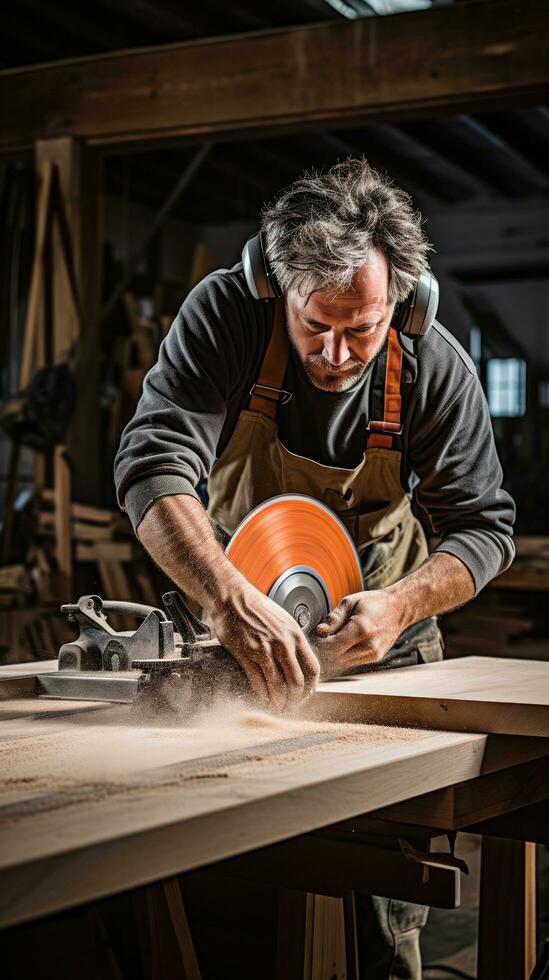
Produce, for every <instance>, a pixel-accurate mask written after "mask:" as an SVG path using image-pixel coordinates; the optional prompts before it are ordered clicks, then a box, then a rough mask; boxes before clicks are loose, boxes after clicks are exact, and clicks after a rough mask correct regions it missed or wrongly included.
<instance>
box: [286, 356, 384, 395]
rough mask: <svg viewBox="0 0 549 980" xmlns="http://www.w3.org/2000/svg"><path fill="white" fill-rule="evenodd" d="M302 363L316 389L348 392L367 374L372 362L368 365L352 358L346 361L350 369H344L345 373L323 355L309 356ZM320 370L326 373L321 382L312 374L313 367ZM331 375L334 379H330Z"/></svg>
mask: <svg viewBox="0 0 549 980" xmlns="http://www.w3.org/2000/svg"><path fill="white" fill-rule="evenodd" d="M301 363H302V364H303V367H304V369H305V373H306V375H307V377H308V379H309V381H310V382H311V384H312V385H314V386H315V388H319V389H320V391H333V392H339V391H348V389H349V388H352V387H353V385H355V384H356V383H357V381H359V380H360V378H361V377H362V376H363V375H364V374H365V372H366V370H367V368H368V366H369V364H370V362H368V363H367V364H365V363H364V361H359V360H358V358H356V357H350V358H349V359H348V360H347V361H345V365H349V367H348V368H345V366H343V367H344V373H342V368H341V367H334V366H333V365H332V364H330V362H329V361H327V360H326V358H325V357H324V356H323V355H322V354H309V355H308V356H307V357H306V358H305V360H302V361H301ZM313 366H314V367H317V368H320V369H321V370H322V371H324V372H325V374H326V377H325V378H323V379H322V381H319V379H318V378H317V377H315V376H314V375H313V374H312V372H311V367H313ZM330 374H333V378H330Z"/></svg>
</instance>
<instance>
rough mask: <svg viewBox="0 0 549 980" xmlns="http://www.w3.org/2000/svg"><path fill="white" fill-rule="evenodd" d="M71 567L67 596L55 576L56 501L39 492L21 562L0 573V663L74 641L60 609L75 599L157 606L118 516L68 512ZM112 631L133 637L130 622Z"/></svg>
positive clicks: (48, 654)
mask: <svg viewBox="0 0 549 980" xmlns="http://www.w3.org/2000/svg"><path fill="white" fill-rule="evenodd" d="M70 535H71V542H72V558H73V563H74V584H73V593H72V594H70V595H69V594H67V590H66V588H64V585H63V579H62V578H60V577H59V575H58V568H57V564H56V555H55V497H54V492H53V490H51V489H44V490H42V491H41V493H40V495H39V498H38V500H37V501H36V502H35V511H34V532H33V544H32V546H31V547H30V548H29V549H28V552H27V554H26V555H25V556H24V560H22V561H20V562H18V563H17V564H12V565H4V566H0V663H19V662H21V661H26V660H43V659H51V658H53V657H56V656H57V653H58V651H59V647H60V646H61V644H62V643H65V642H67V641H68V640H69V639H70V638H72V637H73V636H74V627H73V626H70V625H69V624H68V623H67V621H66V617H65V616H64V615H62V614H61V612H60V606H61V604H62V603H65V602H71V601H73V600H74V599H76V598H77V597H78V596H79V595H84V594H86V593H92V594H98V595H100V596H101V597H102V598H104V599H120V600H128V599H129V600H130V601H133V602H140V603H144V604H145V605H151V606H152V605H154V606H156V605H157V604H158V597H159V596H160V595H161V593H162V591H163V590H164V588H165V585H163V584H161V583H158V584H157V583H156V582H155V571H154V568H153V566H152V564H151V563H150V562H149V560H148V559H147V557H146V555H145V553H144V551H143V549H142V548H141V546H140V545H139V543H138V542H137V541H136V539H135V537H134V534H133V531H132V528H131V525H130V523H129V521H128V519H127V517H126V516H125V515H124V514H121V513H120V512H118V511H114V510H110V509H108V508H105V507H91V506H89V505H87V504H80V503H72V504H71V505H70ZM111 621H112V625H113V626H114V628H115V629H132V628H135V626H136V620H135V619H133V618H130V617H127V616H121V615H115V616H113V617H112V620H111Z"/></svg>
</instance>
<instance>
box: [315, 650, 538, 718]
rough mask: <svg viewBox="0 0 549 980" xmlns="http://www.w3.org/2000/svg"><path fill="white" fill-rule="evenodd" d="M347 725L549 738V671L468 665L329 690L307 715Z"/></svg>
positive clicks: (463, 661)
mask: <svg viewBox="0 0 549 980" xmlns="http://www.w3.org/2000/svg"><path fill="white" fill-rule="evenodd" d="M317 712H318V713H319V714H320V715H321V716H322V717H324V718H334V719H337V720H339V721H342V720H346V721H353V722H368V723H370V724H382V725H411V726H417V727H418V728H435V729H443V730H445V731H448V730H450V731H465V732H467V731H469V732H486V733H495V734H509V735H532V736H543V737H547V736H549V663H546V662H542V661H539V660H522V659H521V660H510V659H505V658H503V657H497V658H495V657H460V658H459V659H456V660H444V661H440V662H438V663H432V664H422V665H420V666H417V667H404V668H401V669H400V670H388V671H380V672H378V673H369V674H360V675H358V674H357V675H354V676H352V677H346V678H343V679H341V680H339V681H330V682H328V683H325V684H321V685H320V686H319V688H318V690H317V692H316V694H315V695H314V697H313V699H312V701H311V702H310V707H309V708H308V709H307V713H308V715H309V716H310V717H314V716H315V715H316V713H317Z"/></svg>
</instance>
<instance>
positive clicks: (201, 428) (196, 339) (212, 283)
mask: <svg viewBox="0 0 549 980" xmlns="http://www.w3.org/2000/svg"><path fill="white" fill-rule="evenodd" d="M250 316H251V313H250V309H249V304H248V303H246V300H245V297H244V295H243V293H242V290H241V289H240V288H239V286H238V283H237V282H235V277H234V276H231V275H230V274H228V273H219V272H218V273H213V274H212V275H211V276H209V277H207V278H206V279H205V280H203V281H202V282H201V283H199V284H198V286H196V287H195V289H194V290H193V291H192V292H191V293H190V294H189V296H188V297H187V299H186V300H185V302H184V304H183V306H182V307H181V310H180V311H179V313H178V315H177V317H176V319H175V321H174V323H173V324H172V327H171V328H170V331H169V333H168V335H167V337H166V338H165V340H164V341H163V343H162V345H161V347H160V352H159V357H158V361H157V363H156V364H155V365H154V367H152V368H151V370H150V371H149V372H148V374H147V376H146V377H145V380H144V383H143V392H142V395H141V398H140V399H139V402H138V405H137V408H136V411H135V414H134V416H133V418H132V419H131V421H130V422H129V423H128V425H127V426H126V428H125V429H124V431H123V433H122V438H121V441H120V446H119V449H118V453H117V456H116V459H115V466H114V476H115V485H116V492H117V498H118V503H119V505H120V506H121V507H122V508H123V509H124V510H127V512H128V514H129V517H130V520H131V522H132V524H133V526H134V528H135V529H137V526H138V525H139V523H140V521H141V520H142V518H143V516H144V515H145V513H146V511H147V510H148V508H149V507H150V506H151V504H152V503H153V502H154V501H155V500H157V499H158V498H159V497H163V496H168V495H172V494H189V495H191V496H195V497H198V493H197V487H198V484H199V483H200V482H201V481H202V480H204V479H206V478H207V477H208V476H209V474H210V471H211V469H212V466H213V464H214V462H215V459H216V456H217V454H218V447H219V443H220V439H221V437H222V433H223V431H224V428H226V426H227V425H229V428H230V425H231V423H232V421H233V419H232V418H231V416H234V421H236V418H237V416H238V410H239V407H240V401H241V399H242V395H243V393H244V392H245V390H246V382H247V367H248V366H249V361H250V357H252V359H253V353H254V351H253V343H251V342H249V341H248V340H247V338H254V339H255V344H256V346H257V343H258V329H257V325H254V324H250V323H249V322H248V321H249V320H250ZM254 326H255V329H254Z"/></svg>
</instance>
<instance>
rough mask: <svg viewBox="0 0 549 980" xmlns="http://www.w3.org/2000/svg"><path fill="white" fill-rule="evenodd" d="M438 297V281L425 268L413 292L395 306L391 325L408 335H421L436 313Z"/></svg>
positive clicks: (428, 326)
mask: <svg viewBox="0 0 549 980" xmlns="http://www.w3.org/2000/svg"><path fill="white" fill-rule="evenodd" d="M438 297H439V288H438V281H437V280H436V279H435V277H434V275H433V273H432V272H431V270H430V269H426V270H425V272H423V273H422V274H421V276H420V278H419V280H418V282H417V284H416V288H415V289H414V291H413V293H412V294H411V295H410V296H409V297H408V298H407V299H406V300H405V301H404V303H401V304H399V306H398V307H397V309H396V311H395V312H396V318H395V317H393V325H394V326H395V327H397V329H398V330H400V332H401V333H403V334H406V336H408V337H423V335H424V334H426V333H427V331H428V330H429V328H430V327H431V326H432V324H433V322H434V320H435V317H436V315H437V310H438Z"/></svg>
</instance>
